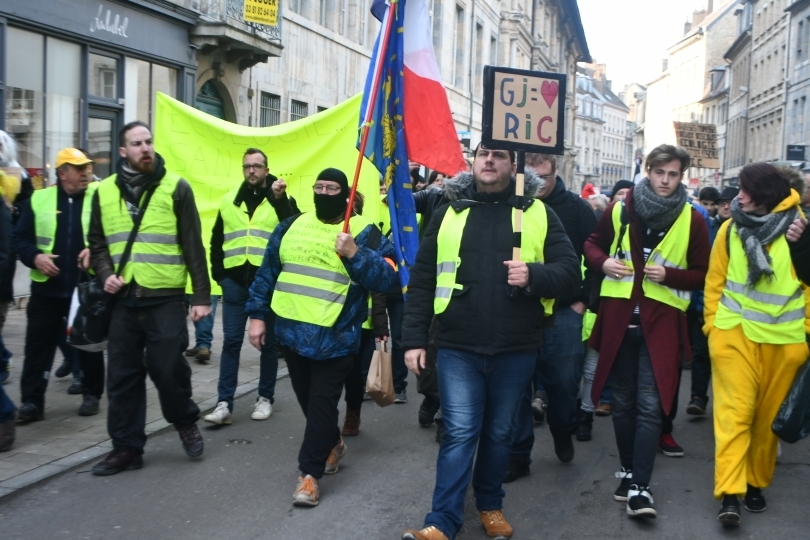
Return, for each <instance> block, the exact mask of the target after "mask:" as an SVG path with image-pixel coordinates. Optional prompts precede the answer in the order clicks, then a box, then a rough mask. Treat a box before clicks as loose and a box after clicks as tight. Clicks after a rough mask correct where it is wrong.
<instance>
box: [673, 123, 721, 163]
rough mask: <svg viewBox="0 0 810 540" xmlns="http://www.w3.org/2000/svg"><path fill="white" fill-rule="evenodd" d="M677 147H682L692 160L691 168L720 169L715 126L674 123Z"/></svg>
mask: <svg viewBox="0 0 810 540" xmlns="http://www.w3.org/2000/svg"><path fill="white" fill-rule="evenodd" d="M674 124H675V135H676V137H677V138H678V146H682V147H683V148H684V149H685V150H686V151H687V152H689V156H690V157H691V158H692V166H693V167H699V168H701V167H702V168H704V169H719V168H720V153H719V151H718V150H717V126H715V125H714V124H695V123H690V122H674Z"/></svg>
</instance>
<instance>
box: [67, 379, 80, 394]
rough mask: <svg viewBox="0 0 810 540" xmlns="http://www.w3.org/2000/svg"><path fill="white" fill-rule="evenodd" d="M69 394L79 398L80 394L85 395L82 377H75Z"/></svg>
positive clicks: (69, 388)
mask: <svg viewBox="0 0 810 540" xmlns="http://www.w3.org/2000/svg"><path fill="white" fill-rule="evenodd" d="M67 392H68V394H70V395H71V396H78V395H79V394H83V393H84V385H83V384H82V378H81V377H75V378H74V379H73V382H72V383H71V385H70V386H69V387H68V390H67Z"/></svg>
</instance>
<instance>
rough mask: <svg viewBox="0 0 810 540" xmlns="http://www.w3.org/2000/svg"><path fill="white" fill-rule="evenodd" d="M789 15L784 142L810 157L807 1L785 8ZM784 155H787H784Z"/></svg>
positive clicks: (809, 13) (809, 17)
mask: <svg viewBox="0 0 810 540" xmlns="http://www.w3.org/2000/svg"><path fill="white" fill-rule="evenodd" d="M787 10H788V14H789V15H790V44H789V47H788V51H789V60H788V62H789V64H788V65H789V68H788V79H789V86H788V88H789V89H788V95H787V121H786V125H785V145H797V146H804V147H805V148H804V159H803V160H801V161H805V160H808V159H810V152H808V151H807V146H808V145H810V116H808V115H810V109H808V102H807V97H808V94H810V0H799V1H797V2H794V3H792V4H791V5H790V6H788V8H787ZM786 157H787V156H786Z"/></svg>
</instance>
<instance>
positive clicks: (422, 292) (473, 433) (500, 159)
mask: <svg viewBox="0 0 810 540" xmlns="http://www.w3.org/2000/svg"><path fill="white" fill-rule="evenodd" d="M514 158H515V154H514V152H512V151H507V150H500V149H497V148H484V147H482V146H481V145H479V147H478V148H477V149H476V152H475V160H474V162H473V173H472V174H469V173H466V172H465V173H461V174H459V175H457V176H456V177H455V178H453V179H452V180H448V181H446V182H445V192H446V193H447V194H448V196H449V197H450V199H451V201H452V202H451V203H450V204H449V205H446V206H443V207H442V208H440V209H439V210H438V211H437V212H436V214H435V215H434V217H433V219H432V220H431V223H430V225H429V226H428V228H427V231H426V232H425V236H424V238H423V240H422V244H421V246H420V248H419V254H418V256H417V259H416V264H415V265H414V267H413V269H412V274H411V282H410V285H409V297H408V301H407V302H406V303H405V320H404V323H403V328H402V333H403V336H402V340H403V346H404V347H405V349H406V353H405V362H406V363H407V365H408V368H409V369H410V370H411V371H413V372H414V373H416V374H419V373H420V372H421V370H423V369H424V368H425V358H426V349H427V345H428V339H429V338H428V336H429V328H430V325H431V321H432V319H433V316H434V313H435V315H436V317H437V329H436V334H435V342H436V345H437V346H438V364H439V365H440V366H441V369H439V371H438V379H439V390H440V394H441V399H442V416H443V422H444V425H445V428H446V431H445V435H444V439H443V442H442V445H441V447H440V449H439V456H438V460H437V467H436V484H435V488H434V491H433V509H432V512H430V513H429V514H428V515H427V517H426V518H425V523H424V528H423V529H421V530H418V531H416V530H408V531H405V533H404V535H403V536H402V538H403V540H446V539H448V538H453V537H454V536H455V535H456V533H458V531H459V529H460V528H461V525H462V523H463V520H464V496H465V493H466V491H467V484H468V483H469V482H470V479H471V478H472V481H473V491H474V495H475V499H476V508H477V510H478V513H479V518H480V521H481V524H482V526H483V527H484V529H485V530H486V532H487V534H488V535H489V536H490V537H492V538H495V537H509V536H511V535H512V527H511V526H510V525H509V523H508V522H507V521H506V519H505V518H504V516H503V512H502V505H503V496H504V491H503V488H502V482H503V479H504V475H505V473H506V469H507V466H508V463H509V454H510V451H511V448H512V438H511V433H512V431H511V419H512V417H513V416H514V414H515V410H516V408H517V406H518V402H519V401H520V399H521V395H522V394H521V392H516V391H515V389H516V388H517V389H523V388H526V387H527V386H528V385H529V383H530V381H531V378H532V375H533V374H534V366H535V363H536V360H537V355H538V352H539V350H540V346H541V342H542V329H543V326H544V324H545V322H546V317H547V316H548V315H550V314H551V305H552V303H553V302H552V301H550V300H544V299H551V298H554V297H555V296H556V295H558V294H560V292H561V291H570V290H572V289H574V288H575V287H576V286H577V284H578V283H579V279H580V267H579V262H578V261H577V256H576V253H575V252H574V249H573V248H572V247H571V243H570V241H569V240H568V236H567V234H566V232H565V229H564V228H563V226H562V224H561V223H560V220H559V219H558V218H557V216H556V215H555V214H554V212H553V211H552V210H551V209H549V208H547V207H546V205H545V204H544V203H543V202H542V201H540V200H537V199H534V198H531V197H528V198H526V199H525V202H524V208H523V211H524V214H523V219H524V224H523V225H524V229H523V234H522V236H523V239H524V242H523V246H522V251H521V253H522V260H519V261H514V260H510V259H511V258H512V239H513V225H512V213H513V210H514V205H515V204H516V198H515V181H514V179H513V177H514V175H515V172H516V165H515V162H514ZM538 188H539V181H538V179H537V177H536V175H534V174H533V173H532V172H530V171H527V174H526V193H536V192H537V190H538ZM437 269H438V272H439V273H438V275H437ZM510 287H516V288H517V294H516V295H510ZM493 313H497V314H498V317H497V318H493V317H492V314H493ZM476 450H477V452H478V456H477V459H476V461H475V464H474V465H473V457H474V456H475V455H476Z"/></svg>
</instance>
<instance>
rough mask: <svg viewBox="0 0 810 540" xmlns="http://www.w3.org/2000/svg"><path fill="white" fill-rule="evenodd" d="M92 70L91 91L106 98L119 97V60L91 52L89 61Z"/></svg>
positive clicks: (89, 68)
mask: <svg viewBox="0 0 810 540" xmlns="http://www.w3.org/2000/svg"><path fill="white" fill-rule="evenodd" d="M88 70H89V72H90V84H89V85H88V86H89V89H88V91H89V93H90V95H93V96H98V97H102V98H106V99H118V89H117V86H118V85H117V84H116V83H117V82H118V60H116V59H115V58H110V57H109V56H102V55H100V54H92V53H91V54H90V55H89V62H88Z"/></svg>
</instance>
